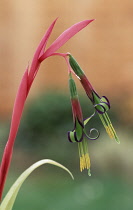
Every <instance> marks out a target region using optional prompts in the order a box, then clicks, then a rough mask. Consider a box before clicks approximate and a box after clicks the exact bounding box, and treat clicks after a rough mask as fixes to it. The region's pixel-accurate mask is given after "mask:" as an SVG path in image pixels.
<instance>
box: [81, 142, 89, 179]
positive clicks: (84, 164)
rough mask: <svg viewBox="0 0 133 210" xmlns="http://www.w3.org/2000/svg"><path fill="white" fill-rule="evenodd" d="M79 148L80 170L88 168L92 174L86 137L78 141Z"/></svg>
mask: <svg viewBox="0 0 133 210" xmlns="http://www.w3.org/2000/svg"><path fill="white" fill-rule="evenodd" d="M78 149H79V157H80V171H81V172H82V171H83V170H84V169H88V175H89V176H91V173H90V157H89V153H88V144H87V140H86V139H83V141H82V142H79V143H78Z"/></svg>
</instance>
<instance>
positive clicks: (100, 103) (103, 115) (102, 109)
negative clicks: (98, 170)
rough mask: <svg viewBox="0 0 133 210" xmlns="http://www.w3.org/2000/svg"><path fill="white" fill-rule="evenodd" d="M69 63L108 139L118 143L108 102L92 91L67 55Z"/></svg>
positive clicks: (77, 67)
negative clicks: (109, 113) (108, 112)
mask: <svg viewBox="0 0 133 210" xmlns="http://www.w3.org/2000/svg"><path fill="white" fill-rule="evenodd" d="M69 63H70V66H71V68H72V69H73V71H74V73H75V74H76V76H77V77H78V79H79V80H80V82H81V84H82V86H83V88H84V90H85V91H86V94H87V96H88V97H89V99H90V100H91V102H92V104H93V106H94V108H95V110H96V112H97V113H98V115H99V117H100V119H101V121H102V123H103V126H104V127H105V129H106V132H107V133H108V135H109V136H110V138H112V139H113V138H114V139H115V140H116V142H117V143H120V141H119V139H118V136H117V134H116V132H115V130H114V127H113V125H112V123H111V121H110V118H109V116H108V114H107V111H108V110H109V109H110V102H109V100H108V99H107V98H106V97H105V96H102V97H100V96H99V95H98V94H97V92H96V91H95V90H94V88H93V87H92V85H91V84H90V82H89V80H88V78H87V77H86V75H85V73H84V71H83V70H82V69H81V68H80V66H79V64H78V63H77V61H76V60H75V59H74V58H73V56H72V55H70V54H69Z"/></svg>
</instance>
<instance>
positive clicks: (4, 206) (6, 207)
mask: <svg viewBox="0 0 133 210" xmlns="http://www.w3.org/2000/svg"><path fill="white" fill-rule="evenodd" d="M47 163H48V164H52V165H55V166H58V167H60V168H62V169H64V170H65V171H67V172H68V173H69V174H70V176H71V177H72V179H74V177H73V175H72V173H71V172H70V171H69V170H68V169H67V168H66V167H64V166H63V165H61V164H60V163H58V162H56V161H53V160H50V159H43V160H40V161H38V162H36V163H34V164H33V165H31V166H30V167H29V168H28V169H26V170H25V171H24V172H23V173H22V174H21V175H20V176H19V178H18V179H17V180H16V181H15V183H14V184H13V185H12V187H11V188H10V190H9V191H8V193H7V195H6V196H5V198H4V200H3V201H2V203H1V205H0V210H11V209H12V207H13V204H14V202H15V199H16V196H17V194H18V192H19V190H20V187H21V186H22V184H23V182H24V181H25V180H26V178H27V177H28V176H29V175H30V174H31V173H32V172H33V171H34V170H35V169H36V168H38V167H39V166H41V165H43V164H47Z"/></svg>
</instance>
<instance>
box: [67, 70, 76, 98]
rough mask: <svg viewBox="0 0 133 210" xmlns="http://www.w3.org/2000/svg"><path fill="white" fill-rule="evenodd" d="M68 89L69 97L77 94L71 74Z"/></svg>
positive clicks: (74, 96)
mask: <svg viewBox="0 0 133 210" xmlns="http://www.w3.org/2000/svg"><path fill="white" fill-rule="evenodd" d="M69 89H70V95H71V98H76V97H77V96H78V93H77V88H76V84H75V82H74V80H73V78H72V76H71V74H70V76H69Z"/></svg>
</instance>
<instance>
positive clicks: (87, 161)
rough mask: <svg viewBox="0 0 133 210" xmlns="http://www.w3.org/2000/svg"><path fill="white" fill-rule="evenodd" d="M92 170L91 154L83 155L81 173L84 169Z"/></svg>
mask: <svg viewBox="0 0 133 210" xmlns="http://www.w3.org/2000/svg"><path fill="white" fill-rule="evenodd" d="M89 168H90V157H89V154H88V153H86V154H85V155H84V154H83V155H82V156H81V157H80V171H81V172H82V171H83V170H84V169H89Z"/></svg>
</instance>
